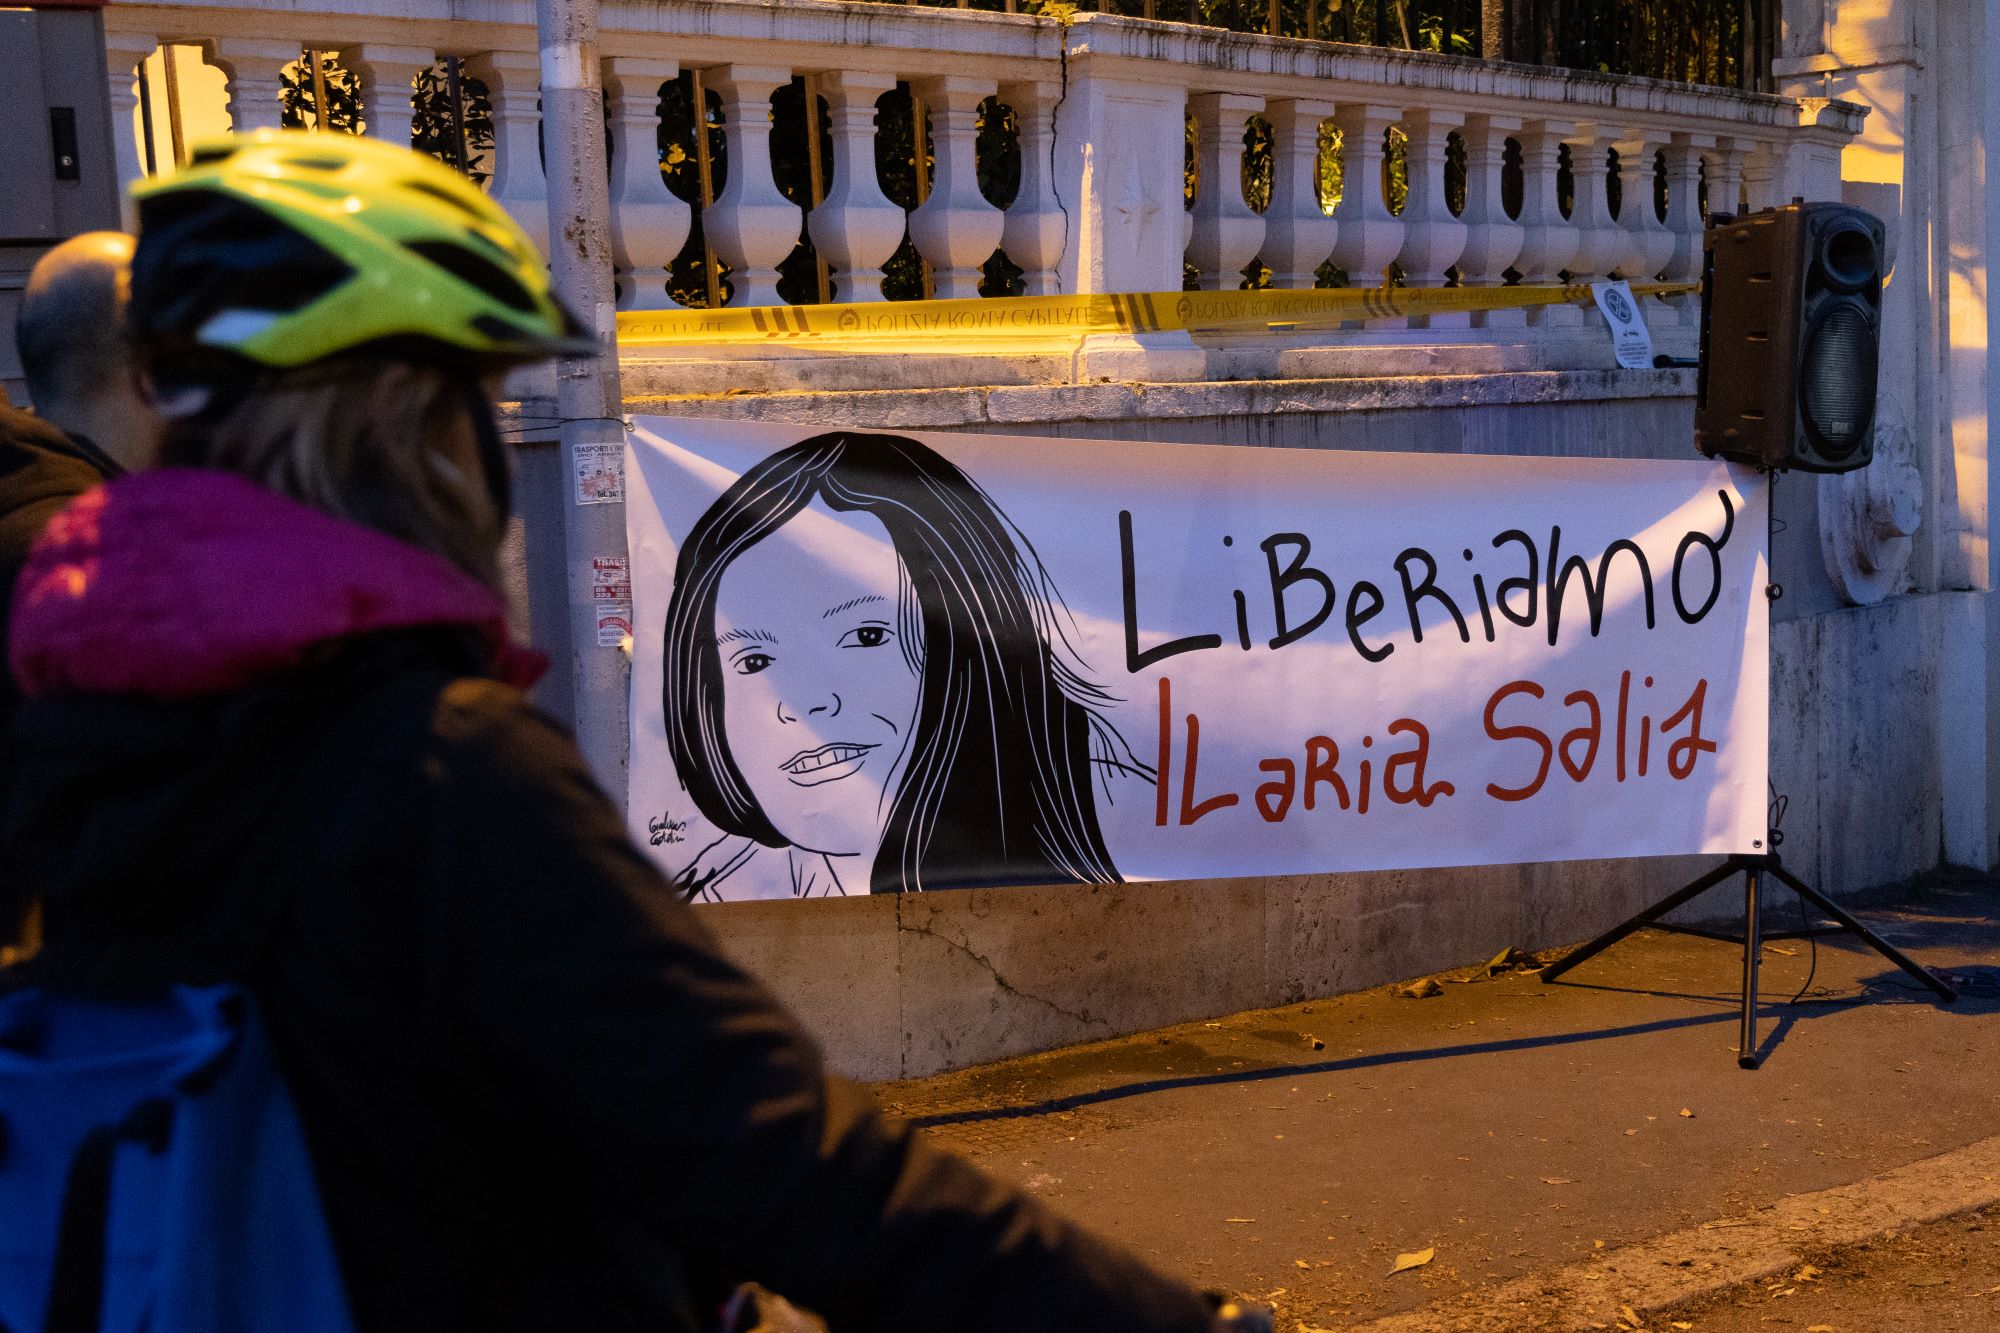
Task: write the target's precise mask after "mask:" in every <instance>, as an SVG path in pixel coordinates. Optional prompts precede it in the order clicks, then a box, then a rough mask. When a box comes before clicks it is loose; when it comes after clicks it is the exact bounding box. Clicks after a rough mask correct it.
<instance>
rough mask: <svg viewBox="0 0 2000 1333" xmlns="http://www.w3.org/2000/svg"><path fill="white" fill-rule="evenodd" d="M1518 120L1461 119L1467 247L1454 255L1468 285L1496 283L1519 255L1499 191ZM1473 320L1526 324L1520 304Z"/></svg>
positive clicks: (1517, 228)
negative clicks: (1509, 140) (1463, 126)
mask: <svg viewBox="0 0 2000 1333" xmlns="http://www.w3.org/2000/svg"><path fill="white" fill-rule="evenodd" d="M1520 128H1521V122H1520V121H1519V120H1517V119H1515V118H1514V117H1512V116H1484V115H1480V116H1468V117H1467V118H1466V122H1465V212H1464V213H1463V214H1461V215H1460V217H1459V220H1460V221H1461V222H1463V223H1464V224H1465V249H1464V250H1462V251H1460V252H1459V256H1458V280H1459V281H1460V282H1461V283H1462V284H1464V285H1465V286H1467V287H1498V286H1501V285H1503V284H1504V283H1505V282H1506V273H1507V267H1508V265H1510V264H1512V263H1513V262H1514V259H1515V257H1516V256H1517V255H1519V254H1520V253H1521V239H1522V231H1521V224H1520V223H1518V222H1516V221H1515V220H1514V219H1512V218H1510V217H1508V216H1507V205H1506V203H1505V199H1504V195H1503V193H1502V190H1501V181H1502V177H1503V176H1504V175H1505V172H1506V164H1507V139H1508V137H1509V136H1510V135H1513V134H1515V133H1517V132H1518V131H1519V130H1520ZM1472 322H1473V323H1474V324H1475V325H1477V326H1479V327H1481V328H1496V329H1497V328H1520V327H1521V326H1522V325H1523V324H1525V323H1526V322H1527V317H1526V314H1525V312H1523V311H1522V310H1521V309H1520V308H1519V307H1518V306H1517V307H1512V308H1509V309H1504V310H1482V311H1477V312H1475V313H1474V314H1473V317H1472Z"/></svg>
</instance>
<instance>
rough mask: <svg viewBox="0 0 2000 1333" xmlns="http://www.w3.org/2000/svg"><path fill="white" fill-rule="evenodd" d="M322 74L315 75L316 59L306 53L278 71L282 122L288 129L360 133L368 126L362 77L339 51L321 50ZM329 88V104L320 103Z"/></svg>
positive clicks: (320, 64) (327, 99)
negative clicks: (346, 64)
mask: <svg viewBox="0 0 2000 1333" xmlns="http://www.w3.org/2000/svg"><path fill="white" fill-rule="evenodd" d="M316 54H317V56H318V65H319V78H317V79H315V78H314V77H313V65H312V62H311V61H310V60H309V58H308V57H307V56H306V55H305V54H301V55H300V56H299V58H298V59H297V60H294V61H293V62H292V63H291V64H289V65H286V66H285V67H284V68H283V69H281V70H279V71H278V108H279V117H280V123H281V124H282V125H283V126H284V127H285V128H286V129H288V130H332V131H333V132H334V133H336V134H359V133H361V132H362V131H363V130H364V129H366V128H367V127H368V122H367V121H365V120H364V119H362V109H361V80H360V79H359V78H357V77H356V76H355V74H354V71H353V70H350V69H347V68H345V67H344V66H343V65H341V63H340V53H339V52H338V51H320V52H317V53H316ZM322 87H324V88H325V90H326V106H325V107H324V108H322V107H321V106H320V105H319V90H320V89H321V88H322Z"/></svg>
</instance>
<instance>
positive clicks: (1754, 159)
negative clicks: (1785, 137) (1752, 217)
mask: <svg viewBox="0 0 2000 1333" xmlns="http://www.w3.org/2000/svg"><path fill="white" fill-rule="evenodd" d="M1784 157H1785V152H1784V149H1783V148H1782V147H1780V146H1779V145H1777V144H1769V143H1760V144H1758V145H1757V146H1756V147H1754V148H1752V149H1751V150H1750V152H1749V153H1748V154H1747V155H1745V157H1744V159H1743V198H1744V200H1745V209H1746V211H1748V212H1751V213H1756V212H1760V211H1762V210H1763V209H1766V208H1776V207H1777V206H1778V205H1779V204H1788V203H1790V202H1791V199H1790V198H1789V197H1780V195H1779V193H1778V192H1779V191H1780V190H1782V189H1783V188H1784V174H1785V162H1784Z"/></svg>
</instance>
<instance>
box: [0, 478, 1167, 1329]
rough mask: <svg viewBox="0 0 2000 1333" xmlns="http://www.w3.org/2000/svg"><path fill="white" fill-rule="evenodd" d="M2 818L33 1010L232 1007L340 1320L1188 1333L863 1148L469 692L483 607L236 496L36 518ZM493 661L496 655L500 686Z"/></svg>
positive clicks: (925, 1154)
mask: <svg viewBox="0 0 2000 1333" xmlns="http://www.w3.org/2000/svg"><path fill="white" fill-rule="evenodd" d="M22 587H23V593H22V598H21V602H20V604H19V606H18V607H17V611H16V639H15V643H14V658H15V663H16V665H17V667H18V669H20V670H21V672H22V675H23V679H24V681H25V682H26V683H27V684H28V687H29V689H30V693H31V694H32V695H34V696H36V697H35V698H33V699H32V700H31V702H30V703H29V704H28V705H27V706H26V707H25V708H24V709H23V711H22V714H21V716H20V718H19V719H18V728H17V730H18V738H19V747H18V748H19V750H20V752H21V756H22V764H21V766H20V768H19V769H18V770H17V781H16V782H15V784H14V790H13V794H12V799H11V801H10V804H9V807H8V809H7V811H6V818H5V824H6V829H7V838H8V843H9V846H10V847H11V849H12V855H13V857H14V858H15V859H14V862H13V873H16V874H19V875H22V876H25V877H26V878H27V879H28V881H29V882H31V883H32V884H33V885H35V886H36V887H37V888H39V889H40V890H41V891H42V892H43V893H44V894H45V895H46V901H47V933H48V934H47V945H46V948H45V952H44V954H43V955H42V957H41V958H40V959H38V960H37V962H36V963H35V964H33V965H32V966H33V968H34V969H36V971H37V973H38V975H39V976H40V977H41V978H42V980H44V982H45V983H46V984H50V985H57V986H65V987H73V988H77V989H81V990H86V991H90V992H93V993H100V994H113V993H118V992H121V991H131V990H134V989H138V988H143V987H146V986H149V985H153V984H157V983H158V982H160V981H163V980H167V979H187V980H197V981H199V980H209V979H215V978H220V977H225V976H240V977H245V978H247V979H249V981H250V982H251V984H252V985H253V987H254V988H255V989H256V990H257V992H258V993H259V994H260V995H261V997H262V999H263V1002H264V1009H265V1016H266V1020H267V1023H268V1025H269V1027H270V1029H271V1031H272V1036H273V1040H274V1043H275V1045H276V1047H277V1050H278V1052H279V1056H280V1059H281V1063H282V1064H283V1066H284V1068H285V1070H286V1073H287V1074H288V1076H289V1078H290V1080H291V1082H292V1084H293V1090H294V1094H295V1096H296V1098H297V1100H298V1102H299V1106H300V1113H301V1116H302V1118H303V1119H304V1122H305V1126H306V1130H307V1136H308V1140H309V1143H310V1146H311V1149H312V1152H313V1156H314V1160H315V1164H316V1166H317V1169H318V1171H319V1173H320V1177H321V1182H322V1188H323V1190H324V1194H325V1199H326V1205H327V1210H328V1214H329V1221H330V1223H331V1226H332V1229H333V1233H334V1237H335V1242H336V1245H337V1247H338V1249H339V1252H340V1255H341V1259H342V1264H343V1268H344V1271H345V1274H346V1276H347V1279H348V1282H349V1285H350V1288H351V1292H352V1298H353V1303H354V1307H355V1311H356V1315H357V1318H358V1320H359V1322H360V1324H361V1326H362V1328H363V1329H364V1330H379V1329H423V1330H451V1329H477V1330H482V1333H484V1331H488V1330H505V1329H533V1330H558V1329H560V1330H571V1329H575V1330H618V1329H633V1330H639V1329H645V1330H660V1329H673V1328H684V1327H687V1326H689V1325H690V1324H691V1323H694V1322H697V1321H701V1322H705V1321H706V1320H708V1319H709V1318H710V1317H712V1312H713V1310H714V1308H715V1302H716V1301H717V1299H718V1298H719V1293H720V1292H721V1291H722V1290H723V1289H724V1288H726V1287H727V1286H729V1285H730V1284H733V1283H735V1282H737V1281H738V1280H743V1279H750V1280H756V1281H759V1282H762V1283H763V1284H764V1285H766V1286H768V1287H770V1288H773V1289H775V1290H777V1291H780V1292H782V1293H784V1294H785V1295H788V1296H790V1297H791V1298H792V1299H794V1300H795V1301H797V1302H799V1303H800V1304H802V1305H805V1306H807V1307H809V1308H813V1309H817V1310H819V1311H820V1312H822V1313H823V1314H824V1315H825V1316H826V1317H827V1318H828V1320H829V1322H830V1323H831V1324H832V1325H833V1327H834V1328H835V1329H837V1330H838V1329H853V1330H866V1333H895V1331H896V1330H916V1329H937V1330H949V1331H950V1333H973V1331H976V1330H984V1329H990V1330H995V1333H999V1330H1007V1331H1008V1333H1043V1331H1047V1333H1059V1331H1063V1330H1076V1331H1077V1333H1098V1331H1100V1330H1103V1331H1107V1333H1108V1331H1112V1330H1190V1331H1192V1330H1197V1329H1202V1328H1205V1327H1206V1326H1207V1315H1206V1313H1205V1307H1204V1305H1203V1303H1202V1302H1201V1301H1200V1300H1199V1298H1197V1297H1196V1296H1195V1295H1193V1294H1192V1293H1191V1292H1190V1291H1189V1290H1187V1289H1186V1288H1184V1287H1182V1286H1180V1285H1178V1284H1176V1283H1174V1282H1171V1281H1169V1280H1167V1279H1165V1278H1163V1277H1160V1276H1158V1275H1156V1274H1155V1273H1154V1272H1152V1271H1151V1270H1150V1269H1148V1268H1146V1267H1145V1266H1144V1265H1142V1264H1141V1263H1140V1262H1138V1261H1137V1260H1136V1259H1134V1258H1132V1257H1130V1256H1128V1255H1126V1254H1124V1253H1123V1252H1121V1251H1119V1250H1117V1249H1115V1248H1114V1247H1112V1246H1109V1245H1107V1244H1105V1243H1103V1242H1100V1241H1098V1240H1097V1239H1095V1238H1093V1237H1091V1236H1089V1235H1086V1234H1085V1233H1083V1232H1081V1231H1080V1230H1078V1229H1077V1228H1075V1227H1073V1226H1071V1225H1069V1224H1068V1223H1066V1222H1063V1221H1061V1220H1060V1219H1058V1218H1056V1217H1055V1216H1054V1215H1052V1214H1051V1213H1049V1212H1048V1211H1046V1210H1045V1209H1044V1208H1042V1207H1041V1206H1039V1205H1038V1204H1036V1203H1035V1202H1034V1201H1032V1200H1030V1199H1028V1198H1025V1197H1023V1196H1022V1195H1019V1194H1017V1193H1015V1192H1013V1191H1011V1190H1008V1189H1005V1188H1002V1187H1000V1186H999V1185H997V1184H995V1183H993V1182H991V1181H989V1180H987V1179H986V1178H984V1177H982V1176H981V1175H980V1174H978V1173H977V1172H976V1171H975V1170H973V1169H972V1168H971V1167H970V1166H968V1165H966V1164H965V1163H963V1162H961V1161H959V1160H957V1159H955V1158H952V1157H950V1156H948V1155H946V1154H944V1153H942V1152H939V1151H937V1150H935V1149H933V1148H930V1147H928V1146H927V1145H926V1144H925V1143H924V1142H923V1141H922V1140H921V1139H918V1138H913V1137H912V1136H911V1135H910V1134H909V1132H907V1131H906V1130H905V1129H903V1128H901V1127H900V1126H898V1125H896V1124H894V1123H892V1122H890V1121H888V1120H886V1119H884V1118H883V1117H882V1116H881V1115H880V1114H879V1113H878V1112H877V1111H876V1110H875V1109H874V1108H873V1107H872V1105H871V1104H870V1102H869V1100H868V1098H867V1097H866V1095H865V1094H863V1093H862V1092H860V1091H859V1090H857V1089H856V1088H854V1087H852V1086H850V1085H848V1084H846V1083H844V1082H842V1081H841V1080H839V1079H837V1078H832V1077H829V1076H828V1074H827V1073H826V1072H825V1070H824V1069H823V1067H822V1065H821V1062H820V1057H819V1055H818V1053H817V1051H816V1050H815V1048H814V1046H813V1044H812V1042H811V1041H810V1040H809V1039H808V1038H807V1037H806V1036H805V1035H804V1034H803V1033H802V1032H801V1031H800V1029H799V1028H798V1026H797V1024H796V1023H795V1021H794V1020H793V1019H792V1018H791V1017H790V1016H789V1015H788V1014H787V1013H786V1012H785V1011H784V1010H783V1009H781V1008H780V1007H779V1006H778V1005H777V1004H776V1003H775V1002H774V1001H773V1000H772V998H771V997H770V996H769V995H768V994H767V993H766V992H765V991H764V990H763V989H762V987H761V986H759V985H758V983H757V982H755V981H754V980H752V979H751V978H750V977H748V976H746V975H745V974H744V973H743V972H742V971H741V970H740V969H738V968H737V967H736V966H734V965H733V964H732V963H730V962H729V961H728V960H727V959H726V958H725V957H724V955H723V953H722V951H721V949H720V948H718V947H717V944H716V942H715V940H714V939H713V938H712V937H711V936H710V934H709V932H708V930H707V929H706V928H705V926H704V925H703V922H702V921H701V920H700V919H699V918H698V917H697V915H696V913H695V910H694V909H692V908H690V907H688V906H686V905H685V904H684V903H682V902H681V901H679V900H678V898H677V897H676V896H675V895H674V894H673V893H671V892H670V891H669V889H668V887H667V885H666V884H665V883H664V882H663V881H662V879H661V877H660V876H659V874H658V873H656V872H655V871H654V870H653V868H652V867H651V865H650V864H649V863H648V862H647V861H646V860H645V859H644V858H643V857H642V856H641V855H640V854H639V853H638V852H637V851H636V850H635V849H634V848H633V846H632V844H631V843H630V841H629V840H628V839H627V837H626V834H625V831H624V829H623V827H622V825H621V822H620V819H619V815H618V812H617V811H616V810H614V809H613V808H612V806H611V805H610V803H609V802H608V801H607V800H606V799H605V797H604V795H603V794H602V792H600V791H599V789H598V788H597V787H596V786H595V785H594V784H593V782H592V781H591V778H590V776H589V774H588V773H587V772H586V771H585V769H584V767H583V765H582V763H581V761H580V759H579V757H578V755H577V752H576V750H575V748H574V747H573V746H572V744H571V743H570V741H569V740H568V739H567V738H566V737H565V736H564V735H563V734H562V733H561V732H560V731H558V730H557V728H556V727H554V726H553V725H552V724H550V723H549V722H548V721H547V720H546V719H545V718H543V717H542V716H540V715H539V714H538V713H536V712H535V711H534V710H533V709H532V708H531V707H530V706H529V705H528V704H527V703H525V702H524V701H523V699H522V697H521V695H520V694H519V693H517V692H516V690H515V689H513V688H511V687H509V686H508V685H505V684H502V683H499V682H497V681H495V680H493V679H490V678H488V675H487V674H486V673H489V672H491V671H492V670H493V669H494V663H495V661H496V654H497V655H498V656H499V657H501V658H505V657H507V656H508V654H507V653H506V650H505V649H504V639H503V638H502V637H501V627H500V620H499V611H498V607H497V605H496V604H495V602H494V600H493V598H492V597H491V596H490V594H487V593H486V592H485V591H484V590H483V589H481V588H480V587H478V585H476V584H474V583H473V582H472V581H471V580H469V579H467V578H465V577H464V576H462V575H460V574H458V573H457V572H456V571H455V570H454V569H452V568H450V567H449V566H447V565H445V564H444V563H443V562H442V561H439V560H436V559H434V558H432V557H430V556H428V555H426V554H424V553H421V552H418V551H415V550H413V549H411V548H408V547H404V546H401V545H399V544H398V543H395V542H392V541H390V540H389V539H387V538H385V537H382V536H380V535H378V534H375V533H373V532H370V531H367V530H364V529H360V528H357V527H354V526H352V525H349V524H346V523H342V522H339V521H337V520H335V519H332V518H329V517H327V516H324V515H321V514H318V513H316V512H314V511H311V510H307V509H304V508H301V507H300V506H297V505H294V504H292V503H290V502H288V501H285V500H282V499H280V498H278V497H276V496H274V495H272V494H271V493H269V492H267V491H263V490H261V489H259V488H257V487H255V486H253V485H251V484H250V483H248V482H244V481H240V480H237V479H234V478H230V477H225V476H222V475H220V474H215V473H203V472H190V471H179V472H161V473H153V474H147V475H144V476H138V477H133V478H128V479H125V480H122V481H118V482H114V483H112V484H111V485H109V486H108V487H106V488H105V489H104V490H102V491H100V492H97V493H95V494H94V495H93V496H91V497H89V498H87V499H86V500H84V501H82V502H80V504H79V505H78V506H77V507H75V508H73V509H72V510H70V511H68V512H67V513H66V514H64V515H63V516H62V517H60V518H59V519H58V520H57V521H56V522H55V524H53V525H52V526H51V529H50V532H49V534H48V536H47V538H45V544H44V546H43V547H42V548H41V549H40V550H39V552H38V554H37V556H36V559H35V561H34V563H33V564H32V565H31V567H30V571H29V574H28V577H27V578H26V580H25V581H24V582H23V585H22ZM503 669H504V664H503Z"/></svg>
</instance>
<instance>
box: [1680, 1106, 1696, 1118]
mask: <svg viewBox="0 0 2000 1333" xmlns="http://www.w3.org/2000/svg"><path fill="white" fill-rule="evenodd" d="M1681 1118H1682V1119H1683V1120H1692V1119H1694V1112H1693V1111H1690V1110H1688V1108H1687V1107H1685V1106H1683V1107H1682V1108H1681Z"/></svg>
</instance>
